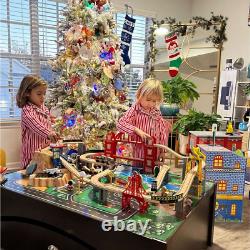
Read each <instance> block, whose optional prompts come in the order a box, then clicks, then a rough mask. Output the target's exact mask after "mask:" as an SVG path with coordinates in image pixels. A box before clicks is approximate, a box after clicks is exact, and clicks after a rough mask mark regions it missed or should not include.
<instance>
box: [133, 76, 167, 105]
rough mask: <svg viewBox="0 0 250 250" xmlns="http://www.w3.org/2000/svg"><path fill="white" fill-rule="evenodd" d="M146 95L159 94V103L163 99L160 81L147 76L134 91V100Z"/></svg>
mask: <svg viewBox="0 0 250 250" xmlns="http://www.w3.org/2000/svg"><path fill="white" fill-rule="evenodd" d="M148 95H156V96H159V102H160V103H161V102H162V101H163V88H162V84H161V81H159V80H157V79H154V78H148V79H146V80H144V81H143V82H142V83H141V84H140V86H139V88H138V90H137V92H136V100H137V101H139V100H140V99H141V98H142V97H144V96H148Z"/></svg>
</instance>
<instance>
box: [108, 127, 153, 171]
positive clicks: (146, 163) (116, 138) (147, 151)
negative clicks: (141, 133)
mask: <svg viewBox="0 0 250 250" xmlns="http://www.w3.org/2000/svg"><path fill="white" fill-rule="evenodd" d="M119 143H130V144H134V145H136V144H142V145H143V148H144V159H139V158H133V157H123V156H119V155H117V153H116V151H117V145H118V144H119ZM154 144H155V138H154V137H151V139H150V140H149V141H148V142H147V143H143V142H140V141H135V140H133V139H132V138H131V136H130V135H128V134H124V133H118V134H117V135H115V134H114V133H113V132H110V133H108V134H107V136H106V139H105V149H104V154H105V155H107V156H109V157H112V158H122V159H125V160H129V161H133V162H141V163H143V171H144V173H153V171H154V167H155V161H156V157H157V148H156V147H155V146H154Z"/></svg>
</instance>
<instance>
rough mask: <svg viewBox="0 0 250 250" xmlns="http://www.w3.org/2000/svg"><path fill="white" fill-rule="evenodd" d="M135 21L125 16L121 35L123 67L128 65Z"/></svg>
mask: <svg viewBox="0 0 250 250" xmlns="http://www.w3.org/2000/svg"><path fill="white" fill-rule="evenodd" d="M135 21H136V19H134V18H133V17H132V16H131V17H130V16H129V15H128V14H126V16H125V20H124V24H123V28H122V33H121V50H122V58H123V62H124V63H125V65H126V64H130V58H129V55H128V52H129V47H130V43H131V40H132V34H133V31H134V28H135Z"/></svg>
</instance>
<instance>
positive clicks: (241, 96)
mask: <svg viewBox="0 0 250 250" xmlns="http://www.w3.org/2000/svg"><path fill="white" fill-rule="evenodd" d="M248 84H249V85H250V81H246V82H241V81H238V82H237V83H236V89H235V99H234V110H233V120H234V121H235V122H241V121H242V119H243V116H244V114H245V112H246V110H247V109H248V108H250V103H249V101H247V99H246V96H245V93H244V91H243V90H244V88H245V87H246V86H247V85H248Z"/></svg>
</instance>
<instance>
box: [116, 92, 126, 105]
mask: <svg viewBox="0 0 250 250" xmlns="http://www.w3.org/2000/svg"><path fill="white" fill-rule="evenodd" d="M118 97H119V101H120V103H124V102H125V101H126V99H127V98H126V95H125V93H124V92H119V95H118Z"/></svg>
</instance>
